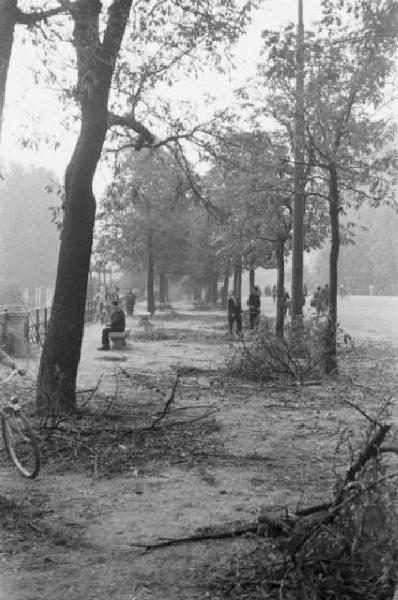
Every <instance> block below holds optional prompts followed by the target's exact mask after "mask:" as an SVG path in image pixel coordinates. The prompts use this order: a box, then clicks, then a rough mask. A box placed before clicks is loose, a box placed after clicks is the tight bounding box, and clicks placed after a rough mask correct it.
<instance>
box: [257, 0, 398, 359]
mask: <svg viewBox="0 0 398 600" xmlns="http://www.w3.org/2000/svg"><path fill="white" fill-rule="evenodd" d="M323 11H324V17H323V20H322V23H321V27H320V28H319V30H318V31H317V32H315V33H314V32H308V33H307V36H306V41H305V64H306V79H305V89H304V107H305V120H306V136H307V148H306V158H305V160H306V164H307V167H308V169H307V170H308V174H307V175H308V183H309V186H310V188H312V192H313V193H315V194H317V195H318V196H319V197H320V198H327V200H328V203H329V218H330V228H331V253H330V269H329V273H330V274H329V278H330V284H329V287H330V305H329V315H328V361H327V370H328V371H333V370H335V369H336V368H337V362H336V360H337V359H336V328H337V261H338V255H339V245H340V227H339V215H340V213H341V212H342V211H344V210H346V209H347V207H349V206H352V205H356V206H359V205H360V204H361V203H362V202H363V201H364V200H366V199H367V200H369V201H370V202H372V203H374V204H377V203H380V202H381V201H382V200H383V199H384V200H388V198H389V193H390V191H391V189H392V188H391V183H392V181H393V177H394V173H393V171H394V165H396V159H397V157H396V153H395V151H394V149H393V148H392V146H391V142H392V139H393V135H394V132H393V130H392V128H387V127H386V126H385V124H384V123H383V121H382V120H379V121H376V119H375V118H374V115H373V114H372V111H373V110H374V109H375V108H377V107H378V106H380V104H381V102H382V100H383V89H384V87H385V85H386V82H387V80H388V75H389V73H391V69H392V67H393V56H394V52H395V49H396V41H397V33H396V31H395V30H394V31H393V29H392V28H391V24H390V21H391V19H392V17H394V16H396V13H397V5H396V3H395V2H382V3H373V2H372V3H363V2H360V1H358V2H356V3H353V2H348V1H345V0H344V1H340V0H339V1H337V0H336V1H334V0H330V1H329V0H325V2H323ZM347 15H348V16H347ZM344 23H346V25H344ZM267 44H268V56H269V57H270V61H271V64H270V66H269V67H268V68H267V70H266V74H267V76H268V77H270V78H271V80H272V82H273V83H272V86H271V89H272V90H273V94H274V97H276V98H277V99H278V102H279V108H280V110H279V113H278V114H277V118H278V119H279V121H280V122H282V123H284V124H285V125H286V127H287V130H288V131H289V128H290V123H291V120H292V118H293V114H294V106H295V95H294V89H293V88H292V85H291V78H292V76H293V75H294V70H295V57H294V50H295V48H294V46H295V44H294V34H293V30H292V28H291V27H288V28H287V29H286V30H285V32H284V34H283V35H282V36H280V35H278V34H273V33H272V34H271V33H268V34H267ZM281 98H282V99H283V100H282V101H281ZM314 186H315V189H314ZM316 188H317V189H316Z"/></svg>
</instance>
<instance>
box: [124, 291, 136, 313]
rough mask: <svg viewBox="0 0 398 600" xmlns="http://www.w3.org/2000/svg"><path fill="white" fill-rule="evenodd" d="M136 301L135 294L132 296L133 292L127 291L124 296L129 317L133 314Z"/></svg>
mask: <svg viewBox="0 0 398 600" xmlns="http://www.w3.org/2000/svg"><path fill="white" fill-rule="evenodd" d="M136 300H137V296H136V294H134V292H133V290H129V291H128V292H127V294H126V311H127V314H128V315H129V316H130V317H131V316H132V315H133V314H134V308H135V302H136Z"/></svg>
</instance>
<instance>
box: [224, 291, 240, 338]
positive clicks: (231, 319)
mask: <svg viewBox="0 0 398 600" xmlns="http://www.w3.org/2000/svg"><path fill="white" fill-rule="evenodd" d="M241 313H242V307H241V303H240V300H239V298H238V297H237V295H236V292H229V293H228V301H227V314H228V327H229V333H230V334H231V335H233V333H234V331H233V328H234V323H236V332H237V333H240V332H241V331H242V316H241Z"/></svg>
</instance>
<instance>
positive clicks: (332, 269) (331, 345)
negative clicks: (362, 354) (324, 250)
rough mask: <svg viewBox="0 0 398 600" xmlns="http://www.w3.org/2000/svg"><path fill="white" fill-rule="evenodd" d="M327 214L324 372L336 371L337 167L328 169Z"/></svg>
mask: <svg viewBox="0 0 398 600" xmlns="http://www.w3.org/2000/svg"><path fill="white" fill-rule="evenodd" d="M329 177H330V181H329V214H330V224H331V247H330V261H329V314H328V325H327V327H328V330H327V348H326V364H325V371H326V373H333V372H335V371H337V265H338V259H339V250H340V229H339V208H340V207H339V189H338V176H337V167H336V165H334V164H332V165H331V166H330V169H329Z"/></svg>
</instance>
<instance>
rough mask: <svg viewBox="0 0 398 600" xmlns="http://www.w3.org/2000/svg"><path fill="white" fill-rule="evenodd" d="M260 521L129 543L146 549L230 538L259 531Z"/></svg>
mask: <svg viewBox="0 0 398 600" xmlns="http://www.w3.org/2000/svg"><path fill="white" fill-rule="evenodd" d="M257 531H258V523H256V522H253V523H247V524H245V525H241V526H237V527H235V528H233V529H223V530H222V531H208V532H203V533H194V534H192V535H188V536H186V537H180V538H171V539H165V540H162V541H159V542H154V543H147V544H140V543H138V542H137V543H135V542H131V543H130V544H129V545H130V546H134V547H136V548H144V549H145V551H148V550H156V549H158V548H166V547H167V546H176V545H177V544H186V543H189V542H204V541H206V540H217V539H218V540H222V539H228V538H234V537H239V536H242V535H246V534H248V533H257Z"/></svg>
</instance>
